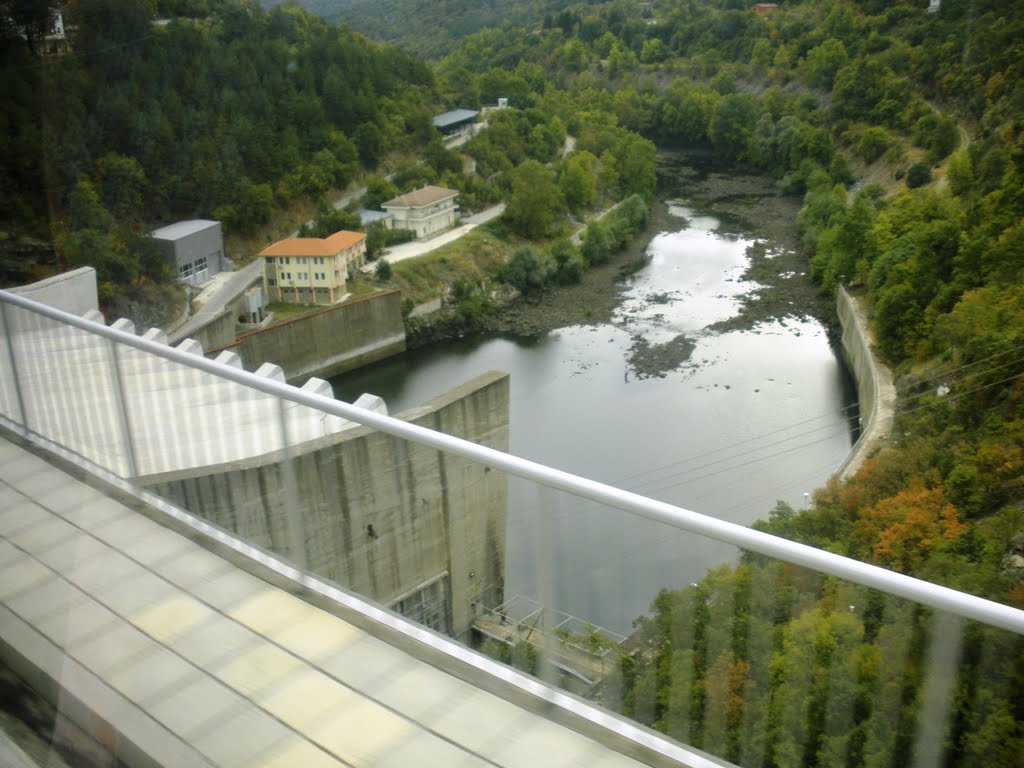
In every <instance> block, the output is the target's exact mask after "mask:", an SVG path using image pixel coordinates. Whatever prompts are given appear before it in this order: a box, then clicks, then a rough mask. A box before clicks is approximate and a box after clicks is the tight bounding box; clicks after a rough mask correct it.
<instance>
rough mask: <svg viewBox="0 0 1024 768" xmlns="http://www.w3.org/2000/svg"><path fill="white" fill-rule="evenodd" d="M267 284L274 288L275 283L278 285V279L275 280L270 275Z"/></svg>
mask: <svg viewBox="0 0 1024 768" xmlns="http://www.w3.org/2000/svg"><path fill="white" fill-rule="evenodd" d="M267 285H269V286H270V287H271V288H273V287H274V286H275V285H277V280H275V279H274V278H272V277H268V278H267Z"/></svg>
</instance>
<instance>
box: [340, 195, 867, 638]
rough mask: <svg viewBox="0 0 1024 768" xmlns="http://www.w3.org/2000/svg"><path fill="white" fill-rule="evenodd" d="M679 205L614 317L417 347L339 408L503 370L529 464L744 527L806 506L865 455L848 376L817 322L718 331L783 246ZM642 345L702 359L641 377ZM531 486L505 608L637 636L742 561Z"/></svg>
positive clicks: (427, 393)
mask: <svg viewBox="0 0 1024 768" xmlns="http://www.w3.org/2000/svg"><path fill="white" fill-rule="evenodd" d="M666 202H667V203H668V206H669V207H668V210H669V213H670V214H671V215H670V217H669V218H668V221H669V222H670V224H669V225H668V226H667V227H665V228H664V231H661V232H660V233H658V234H656V235H655V236H654V237H653V238H652V239H651V240H650V242H649V243H648V245H647V252H648V254H649V263H648V264H647V266H646V267H644V268H643V269H641V270H640V271H639V272H637V273H636V274H634V275H633V276H632V277H630V278H628V281H627V284H626V290H625V292H624V295H623V301H622V303H621V304H620V306H619V308H618V309H617V311H616V313H615V315H614V317H613V318H612V321H611V322H609V323H602V324H599V325H587V326H573V327H569V328H562V329H559V330H557V331H554V332H551V333H548V334H546V335H544V336H541V337H538V338H502V337H491V338H473V339H466V340H461V341H458V342H455V343H451V344H447V345H445V346H443V347H434V348H428V349H421V350H417V351H413V352H409V353H407V354H404V355H401V356H399V357H397V358H392V359H390V360H387V361H384V362H382V363H380V364H377V365H374V366H370V367H368V368H364V369H362V370H359V371H355V372H352V373H348V374H345V375H344V376H342V377H339V378H338V379H336V380H335V381H333V382H332V383H333V385H334V388H335V393H336V395H337V396H338V397H340V398H342V399H350V398H352V397H357V396H358V395H359V394H361V393H363V392H372V393H374V394H376V395H380V396H381V397H383V398H384V399H385V400H386V402H387V404H388V408H389V411H390V412H391V413H399V412H401V411H402V410H404V409H406V408H409V407H411V406H413V405H417V404H419V403H421V402H423V401H425V400H427V399H429V398H431V397H433V396H435V395H437V394H439V393H441V392H444V391H445V390H447V389H449V388H451V387H453V386H455V385H456V384H458V383H460V382H462V381H464V380H466V379H469V378H470V377H472V376H475V375H477V374H479V373H482V372H484V371H487V370H491V369H495V370H500V371H505V372H508V373H510V374H511V399H512V403H511V450H512V452H513V453H515V454H517V455H519V456H524V457H527V458H530V459H534V460H537V461H540V462H543V463H545V464H549V465H551V466H554V467H557V468H560V469H564V470H568V471H570V472H574V473H577V474H580V475H582V476H584V477H589V478H593V479H595V480H600V481H604V482H607V483H611V484H614V485H617V486H619V487H623V488H626V489H630V490H635V491H637V492H639V493H642V494H645V495H648V496H650V497H652V498H655V499H660V500H663V501H668V502H671V503H673V504H677V505H679V506H682V507H685V508H687V509H691V510H694V511H697V512H700V513H703V514H707V515H713V516H715V517H718V518H722V519H725V520H730V521H733V522H737V523H742V524H749V523H751V522H753V521H754V520H755V519H757V518H760V517H767V515H768V513H769V512H770V510H771V509H772V508H773V507H774V505H775V503H776V501H777V500H782V501H785V502H787V503H789V504H791V505H792V506H793V507H795V508H799V507H801V506H802V505H803V504H804V494H805V493H807V492H810V491H812V490H813V489H814V488H815V487H817V486H819V485H821V484H822V483H823V482H824V481H825V480H826V479H827V478H828V476H829V475H830V474H831V472H832V471H833V470H834V469H835V468H836V467H837V466H838V464H839V463H840V462H841V461H842V460H843V458H844V457H845V456H846V454H847V452H848V451H849V449H850V447H851V445H852V434H851V430H850V426H849V424H850V417H851V415H852V412H853V408H854V405H853V403H854V400H855V392H854V391H853V388H852V384H851V382H850V379H849V376H848V374H847V372H846V370H845V367H844V366H843V365H842V363H841V362H840V360H839V359H838V358H837V355H836V351H835V350H834V349H833V348H832V347H831V346H830V345H829V342H828V338H827V336H826V333H825V330H824V328H823V327H822V326H821V324H820V323H819V322H817V321H816V320H813V319H809V318H797V317H794V316H788V317H775V318H768V319H765V320H764V321H761V322H759V323H757V324H756V325H755V326H754V327H753V328H751V329H746V330H727V331H715V330H712V329H710V328H709V326H711V325H712V324H715V323H719V324H721V321H725V320H728V319H729V318H730V317H733V316H735V315H736V313H737V312H738V311H739V307H740V303H741V297H742V296H743V295H745V294H748V293H749V292H750V291H751V290H754V289H756V288H757V285H756V284H754V283H751V282H749V281H747V280H745V279H744V273H745V271H746V269H747V267H748V264H749V255H748V254H749V249H750V248H751V246H753V245H754V244H755V243H759V244H760V245H761V246H763V247H764V248H765V249H766V252H767V253H768V254H769V257H770V255H771V253H772V249H773V248H774V247H776V246H775V245H774V244H773V243H771V242H766V241H765V240H764V238H762V237H759V236H758V235H757V234H756V229H757V228H756V227H751V228H750V231H745V230H744V226H743V225H742V224H740V225H737V223H736V221H735V219H733V218H731V219H730V221H729V225H728V226H723V222H722V220H721V219H720V218H719V217H718V216H716V213H715V211H714V208H713V206H711V207H710V208H706V207H703V206H702V207H701V208H700V209H699V210H698V209H697V208H696V207H695V206H694V205H693V204H692V203H691V202H689V201H686V200H679V199H670V200H667V201H666ZM638 344H639V345H640V346H641V347H643V348H645V349H647V350H648V351H650V350H651V349H654V350H657V349H661V348H662V346H661V345H665V346H664V349H668V350H671V349H675V348H677V346H676V345H682V346H683V347H685V348H686V349H687V350H689V349H692V352H691V353H690V355H689V358H688V359H687V360H685V361H684V362H682V363H681V364H679V365H678V366H677V367H675V368H671V369H669V370H662V371H660V373H661V374H662V375H646V376H645V375H643V370H642V367H641V370H637V368H636V367H635V366H634V365H633V362H634V361H635V358H634V357H633V353H635V352H636V350H637V348H638V347H637V345H638ZM649 373H650V371H648V374H649ZM525 486H526V484H520V483H512V484H511V486H510V505H509V512H508V535H507V552H506V581H505V590H506V596H507V597H511V596H513V595H525V596H528V597H530V598H533V599H537V600H546V601H548V602H553V603H554V607H555V608H556V609H558V610H560V611H563V612H565V613H568V614H571V615H573V616H577V617H579V618H580V619H582V620H584V621H589V622H591V623H593V624H594V625H597V626H601V627H605V628H608V629H611V630H613V631H615V632H618V633H621V634H628V633H629V631H630V630H631V626H632V622H633V620H634V619H635V618H636V617H637V616H639V615H641V614H644V613H646V612H647V611H648V609H649V607H650V604H651V601H652V599H653V598H654V597H655V595H656V594H657V592H658V590H660V589H662V588H664V587H670V588H671V587H679V586H684V585H686V584H688V583H690V582H693V581H696V580H697V579H699V578H700V577H701V576H703V575H704V573H705V572H706V571H707V569H708V568H711V567H714V566H715V565H719V564H721V563H724V562H730V561H733V560H735V558H736V555H737V551H736V550H735V549H734V548H732V547H729V546H727V545H724V544H718V543H717V542H712V541H709V540H707V539H703V538H702V537H697V536H693V535H689V534H685V533H682V532H679V531H676V530H674V529H667V528H666V527H665V526H662V525H659V524H656V523H651V522H648V521H645V520H640V519H636V518H633V517H631V516H629V515H626V514H624V513H620V512H618V511H615V510H610V509H602V508H598V507H597V505H593V504H582V503H580V502H576V501H574V500H572V499H567V498H560V497H559V495H558V494H554V493H547V494H543V493H540V492H538V490H537V489H536V488H535V487H525ZM541 508H543V509H544V510H545V514H546V517H545V518H542V517H541V513H540V511H539V510H540V509H541ZM543 554H553V558H552V562H553V565H547V564H546V560H547V558H545V557H542V556H541V555H543ZM552 569H553V573H552V572H551V570H552ZM544 583H547V584H552V585H554V588H553V589H550V588H549V589H545V588H544V586H543V584H544Z"/></svg>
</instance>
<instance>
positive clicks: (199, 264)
mask: <svg viewBox="0 0 1024 768" xmlns="http://www.w3.org/2000/svg"><path fill="white" fill-rule="evenodd" d="M204 269H206V257H205V256H202V257H200V258H198V259H196V273H197V274H198V273H199V272H202V271H203V270H204Z"/></svg>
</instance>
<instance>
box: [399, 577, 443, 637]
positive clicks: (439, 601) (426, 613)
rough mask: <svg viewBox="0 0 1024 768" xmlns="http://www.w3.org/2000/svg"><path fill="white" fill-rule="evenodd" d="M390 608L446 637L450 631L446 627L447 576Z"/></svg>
mask: <svg viewBox="0 0 1024 768" xmlns="http://www.w3.org/2000/svg"><path fill="white" fill-rule="evenodd" d="M392 608H393V609H394V610H395V611H396V612H398V613H400V614H402V616H405V617H406V618H407V619H411V620H412V621H416V622H419V623H420V624H424V625H426V626H428V627H430V628H431V629H434V630H436V631H438V632H441V633H442V634H446V635H447V634H448V633H449V632H450V631H451V630H450V627H449V625H448V576H447V575H445V576H442V577H441V578H439V579H438V580H437V581H434V582H432V583H431V584H428V585H427V586H425V587H424V588H423V589H421V590H419V591H418V592H414V593H413V594H411V595H409V596H408V597H405V598H403V599H402V600H399V601H398V602H397V603H395V604H394V605H393V606H392Z"/></svg>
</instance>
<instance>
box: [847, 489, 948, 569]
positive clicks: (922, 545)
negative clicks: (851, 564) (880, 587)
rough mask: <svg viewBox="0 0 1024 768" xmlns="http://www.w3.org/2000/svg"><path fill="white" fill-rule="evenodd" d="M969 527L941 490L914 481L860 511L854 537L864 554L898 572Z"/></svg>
mask: <svg viewBox="0 0 1024 768" xmlns="http://www.w3.org/2000/svg"><path fill="white" fill-rule="evenodd" d="M965 528H966V526H965V525H964V524H963V523H961V522H960V520H959V518H958V516H957V511H956V508H955V507H954V506H953V505H952V504H950V503H949V502H948V501H947V500H946V498H945V496H944V495H943V493H942V490H941V489H940V488H926V487H925V486H924V484H923V483H921V482H920V481H915V482H912V483H911V484H910V485H909V486H908V487H907V488H905V489H904V490H902V491H900V492H899V493H897V494H896V495H895V496H890V497H889V498H886V499H882V500H881V501H878V502H877V503H875V504H873V505H871V506H869V507H866V508H865V509H863V510H861V512H860V514H859V516H858V519H857V521H856V523H855V524H854V536H855V538H856V541H857V544H858V546H859V547H860V548H861V550H862V552H865V553H867V552H870V554H871V557H872V559H873V560H874V561H875V562H876V563H878V564H880V565H885V566H888V567H890V568H894V569H896V570H898V571H907V570H910V569H911V568H912V567H913V566H914V565H916V564H917V563H919V562H921V561H922V560H924V559H925V558H926V557H927V555H928V553H929V552H931V550H932V548H933V547H934V546H935V545H936V544H937V543H939V542H940V541H943V540H945V541H953V540H954V539H956V538H957V537H958V536H959V535H960V534H961V533H962V532H963V531H964V530H965Z"/></svg>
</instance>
